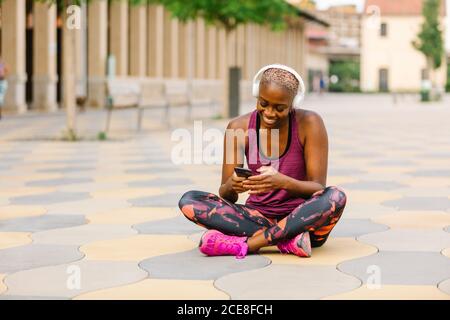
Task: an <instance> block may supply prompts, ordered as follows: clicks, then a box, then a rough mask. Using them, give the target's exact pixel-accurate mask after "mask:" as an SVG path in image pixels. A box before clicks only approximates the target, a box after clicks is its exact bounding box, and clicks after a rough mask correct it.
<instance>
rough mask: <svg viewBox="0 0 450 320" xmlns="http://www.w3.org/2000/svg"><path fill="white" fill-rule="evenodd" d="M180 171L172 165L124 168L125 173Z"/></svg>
mask: <svg viewBox="0 0 450 320" xmlns="http://www.w3.org/2000/svg"><path fill="white" fill-rule="evenodd" d="M178 171H181V170H180V169H178V168H176V167H174V166H164V167H156V166H155V167H153V166H152V167H144V168H137V169H128V170H125V173H131V174H152V173H153V174H155V173H156V174H159V173H166V172H178Z"/></svg>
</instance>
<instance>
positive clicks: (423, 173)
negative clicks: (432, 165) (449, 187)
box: [408, 169, 450, 177]
mask: <svg viewBox="0 0 450 320" xmlns="http://www.w3.org/2000/svg"><path fill="white" fill-rule="evenodd" d="M408 174H409V175H412V176H414V177H450V170H436V169H429V170H424V169H419V170H416V171H412V172H408Z"/></svg>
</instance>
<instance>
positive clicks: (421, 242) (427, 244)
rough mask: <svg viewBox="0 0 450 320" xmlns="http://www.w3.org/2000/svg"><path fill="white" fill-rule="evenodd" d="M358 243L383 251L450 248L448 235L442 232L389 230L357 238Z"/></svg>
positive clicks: (426, 250) (438, 250)
mask: <svg viewBox="0 0 450 320" xmlns="http://www.w3.org/2000/svg"><path fill="white" fill-rule="evenodd" d="M358 241H362V242H364V243H368V244H371V245H374V246H376V247H377V248H378V249H380V250H382V251H383V250H384V251H416V252H417V251H425V252H430V251H436V252H440V251H441V250H442V249H443V248H445V247H450V234H448V233H446V232H444V231H442V230H423V229H391V230H388V231H385V232H381V233H376V234H368V235H363V236H360V237H358Z"/></svg>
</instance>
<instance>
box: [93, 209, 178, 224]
mask: <svg viewBox="0 0 450 320" xmlns="http://www.w3.org/2000/svg"><path fill="white" fill-rule="evenodd" d="M179 215H180V209H178V207H176V208H175V207H174V208H169V207H149V208H137V207H129V208H121V209H113V210H107V211H102V212H96V213H94V214H90V215H87V216H86V219H87V220H89V224H125V225H127V226H132V225H135V224H140V223H144V222H149V221H158V220H163V219H169V218H174V217H176V216H179Z"/></svg>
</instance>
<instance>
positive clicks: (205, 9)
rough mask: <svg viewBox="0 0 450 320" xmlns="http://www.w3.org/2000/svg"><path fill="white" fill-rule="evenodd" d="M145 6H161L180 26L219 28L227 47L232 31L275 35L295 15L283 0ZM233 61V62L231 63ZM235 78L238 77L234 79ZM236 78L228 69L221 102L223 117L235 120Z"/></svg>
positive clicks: (175, 0)
mask: <svg viewBox="0 0 450 320" xmlns="http://www.w3.org/2000/svg"><path fill="white" fill-rule="evenodd" d="M149 2H150V3H156V4H161V5H163V6H164V7H165V8H166V9H167V10H168V11H170V12H171V14H172V16H173V17H175V18H177V19H179V20H180V21H181V22H188V21H192V20H196V19H198V18H203V19H204V20H205V22H206V23H207V24H209V25H217V26H219V27H223V28H224V29H225V31H226V37H227V43H230V39H231V33H232V31H233V30H235V29H236V28H237V27H238V26H240V25H244V24H246V23H255V24H259V25H264V24H267V25H269V26H270V27H271V28H272V30H274V31H279V30H284V29H285V28H286V27H287V20H286V18H287V17H289V16H294V15H296V14H297V9H295V7H293V6H292V5H290V4H288V3H287V2H286V1H284V0H226V1H224V0H189V1H186V0H149ZM236 56H237V46H236V51H235V57H236ZM236 60H237V59H236V58H235V59H234V62H235V63H236ZM236 74H237V75H238V76H235V75H236ZM239 74H240V70H239V68H238V67H237V66H234V67H233V66H231V68H230V70H229V73H228V77H227V79H226V81H225V87H226V88H227V90H226V91H225V92H228V97H229V98H228V100H227V99H225V103H226V108H225V110H224V111H225V113H226V114H225V115H226V116H231V117H234V116H237V112H238V110H239V106H238V104H239V97H236V94H235V93H237V95H238V93H239ZM231 80H234V81H231ZM236 80H237V81H236ZM231 93H233V94H231ZM236 104H237V105H236Z"/></svg>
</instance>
